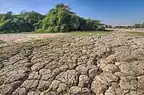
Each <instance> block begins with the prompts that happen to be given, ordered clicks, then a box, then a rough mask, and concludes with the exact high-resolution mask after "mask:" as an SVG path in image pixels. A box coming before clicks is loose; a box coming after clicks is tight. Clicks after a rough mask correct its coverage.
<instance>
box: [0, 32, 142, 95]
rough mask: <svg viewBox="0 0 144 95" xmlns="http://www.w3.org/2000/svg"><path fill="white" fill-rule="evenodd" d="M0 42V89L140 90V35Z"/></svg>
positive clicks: (12, 92)
mask: <svg viewBox="0 0 144 95" xmlns="http://www.w3.org/2000/svg"><path fill="white" fill-rule="evenodd" d="M3 44H5V43H3V42H2V41H1V43H0V95H144V38H143V37H134V36H128V35H124V34H120V33H113V34H110V35H107V36H102V37H100V36H88V37H71V36H69V37H56V38H55V37H54V38H49V39H47V40H41V41H32V42H24V43H12V44H5V45H3Z"/></svg>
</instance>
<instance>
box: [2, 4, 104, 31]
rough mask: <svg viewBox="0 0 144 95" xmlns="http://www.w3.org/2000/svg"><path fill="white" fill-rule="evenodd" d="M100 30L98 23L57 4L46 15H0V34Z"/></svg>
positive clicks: (100, 25)
mask: <svg viewBox="0 0 144 95" xmlns="http://www.w3.org/2000/svg"><path fill="white" fill-rule="evenodd" d="M100 30H104V25H103V24H101V22H100V21H98V20H92V19H90V18H89V19H85V18H82V17H80V16H78V15H77V14H76V13H74V12H72V11H70V8H69V7H68V6H66V5H64V4H57V5H56V7H55V8H52V9H51V10H50V11H49V12H48V14H47V15H42V14H40V13H37V12H34V11H32V12H21V13H20V14H12V12H7V13H6V14H0V31H1V32H0V33H14V32H32V31H35V32H40V33H42V32H52V33H55V32H69V31H100Z"/></svg>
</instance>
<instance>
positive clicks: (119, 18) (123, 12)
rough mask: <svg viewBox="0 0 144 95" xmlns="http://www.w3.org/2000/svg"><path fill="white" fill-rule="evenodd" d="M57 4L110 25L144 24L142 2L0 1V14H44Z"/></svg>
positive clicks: (111, 0) (118, 0) (137, 0)
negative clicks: (26, 12)
mask: <svg viewBox="0 0 144 95" xmlns="http://www.w3.org/2000/svg"><path fill="white" fill-rule="evenodd" d="M58 3H65V4H68V5H69V6H70V7H71V9H72V11H74V12H75V13H77V14H78V15H80V16H82V17H86V18H88V17H90V18H93V19H98V20H101V21H102V22H103V23H106V24H112V25H132V24H134V23H142V22H144V0H0V12H1V13H3V12H7V11H13V12H14V13H19V12H21V11H22V10H25V11H32V10H34V11H37V12H40V13H43V14H46V13H47V12H48V11H49V10H50V9H51V8H52V7H54V6H55V5H56V4H58Z"/></svg>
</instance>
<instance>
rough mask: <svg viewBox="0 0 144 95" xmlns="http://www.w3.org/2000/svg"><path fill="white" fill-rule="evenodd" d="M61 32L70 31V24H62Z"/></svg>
mask: <svg viewBox="0 0 144 95" xmlns="http://www.w3.org/2000/svg"><path fill="white" fill-rule="evenodd" d="M60 32H68V25H66V24H63V25H62V26H61V29H60Z"/></svg>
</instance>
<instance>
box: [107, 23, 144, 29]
mask: <svg viewBox="0 0 144 95" xmlns="http://www.w3.org/2000/svg"><path fill="white" fill-rule="evenodd" d="M105 28H144V23H142V24H134V25H131V26H130V25H127V26H112V25H105Z"/></svg>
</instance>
